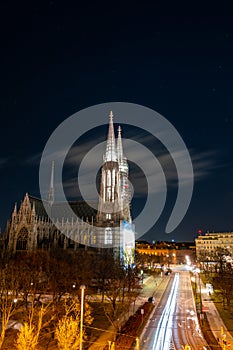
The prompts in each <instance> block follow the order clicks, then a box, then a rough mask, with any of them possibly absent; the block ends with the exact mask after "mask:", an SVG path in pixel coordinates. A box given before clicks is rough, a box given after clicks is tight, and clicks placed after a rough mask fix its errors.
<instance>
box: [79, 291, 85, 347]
mask: <svg viewBox="0 0 233 350" xmlns="http://www.w3.org/2000/svg"><path fill="white" fill-rule="evenodd" d="M85 288H86V286H85V285H84V284H82V285H81V286H80V289H81V313H80V345H79V349H80V350H82V348H83V304H84V289H85Z"/></svg>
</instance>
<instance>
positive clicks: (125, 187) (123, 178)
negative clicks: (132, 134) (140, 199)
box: [117, 126, 132, 222]
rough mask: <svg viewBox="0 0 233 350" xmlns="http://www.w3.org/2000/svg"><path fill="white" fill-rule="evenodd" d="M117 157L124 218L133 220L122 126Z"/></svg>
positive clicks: (119, 128)
mask: <svg viewBox="0 0 233 350" xmlns="http://www.w3.org/2000/svg"><path fill="white" fill-rule="evenodd" d="M117 159H118V166H119V177H120V191H119V192H120V196H121V201H120V204H121V212H122V213H123V215H122V216H123V219H124V220H126V221H128V222H131V221H132V219H131V214H130V189H129V180H128V175H129V167H128V163H127V159H126V157H124V154H123V145H122V138H121V127H120V126H119V127H118V137H117Z"/></svg>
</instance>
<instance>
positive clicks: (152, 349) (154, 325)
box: [140, 271, 209, 350]
mask: <svg viewBox="0 0 233 350" xmlns="http://www.w3.org/2000/svg"><path fill="white" fill-rule="evenodd" d="M169 279H170V280H169V282H168V284H167V288H166V289H165V291H164V293H163V295H162V296H161V299H160V301H159V302H158V304H157V305H156V308H155V310H154V312H153V314H152V316H151V318H150V320H149V321H148V323H147V325H146V328H145V331H144V332H143V334H142V337H141V339H140V343H141V345H140V349H141V350H169V349H175V350H181V349H184V347H185V345H189V346H191V349H192V350H200V349H202V350H207V349H209V348H208V345H207V343H206V342H205V339H204V338H203V337H202V334H201V332H200V329H199V325H198V322H197V315H196V311H195V305H194V300H193V293H192V288H191V282H190V276H189V272H187V271H180V272H179V273H175V272H174V273H172V274H171V276H170V277H169Z"/></svg>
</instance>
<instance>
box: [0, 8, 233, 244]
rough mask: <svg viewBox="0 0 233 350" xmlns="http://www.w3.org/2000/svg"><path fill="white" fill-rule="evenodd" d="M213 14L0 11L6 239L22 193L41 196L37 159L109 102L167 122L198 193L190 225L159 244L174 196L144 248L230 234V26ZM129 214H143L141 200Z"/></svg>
mask: <svg viewBox="0 0 233 350" xmlns="http://www.w3.org/2000/svg"><path fill="white" fill-rule="evenodd" d="M219 6H220V4H219ZM211 10H213V11H212V14H211V11H210V10H209V11H208V15H205V14H204V11H202V12H200V11H196V13H195V11H192V13H190V12H188V10H187V11H186V10H185V9H182V10H180V9H178V8H175V9H174V8H173V9H172V8H171V9H169V6H167V8H166V9H164V8H162V6H160V5H158V4H149V3H148V2H144V3H143V2H141V1H132V2H131V1H129V2H127V5H125V4H121V3H119V2H118V3H117V5H114V3H111V2H108V5H106V4H105V3H104V2H102V3H100V2H95V3H88V4H86V5H85V4H84V3H83V4H82V5H79V4H78V2H65V1H64V2H58V1H33V2H30V3H26V2H20V3H16V2H14V1H13V2H11V3H10V4H9V5H6V4H5V5H1V11H0V29H1V30H0V33H1V34H0V35H1V41H0V45H1V55H0V62H1V65H0V70H1V84H0V89H1V91H0V113H1V136H0V149H1V153H0V223H1V227H2V230H4V226H5V223H6V220H7V219H8V218H9V217H10V214H11V211H12V209H13V206H14V203H15V202H18V203H20V200H21V199H22V198H23V196H24V194H25V192H29V193H30V194H34V195H37V196H39V185H38V169H39V155H40V154H41V152H42V151H43V148H44V146H45V143H46V141H47V139H48V138H49V136H50V134H51V133H52V132H53V131H54V129H55V128H56V127H57V126H58V125H59V124H60V123H61V122H62V121H63V120H64V119H66V118H67V117H69V116H70V115H72V114H73V113H75V112H77V111H79V110H81V109H83V108H86V107H88V106H91V105H94V104H99V103H104V102H110V101H124V102H132V103H137V104H140V105H144V106H147V107H149V108H152V109H154V110H156V111H157V112H159V113H160V114H162V115H163V116H164V117H165V118H167V119H168V120H169V121H170V122H171V123H172V124H173V125H174V126H175V128H176V129H177V131H178V132H179V133H180V135H181V136H182V138H183V140H184V141H185V143H186V146H187V148H188V149H189V150H190V154H191V156H192V159H193V163H194V170H195V174H196V177H195V186H194V193H193V199H192V202H191V205H190V208H189V210H188V212H187V214H186V216H185V218H184V220H183V221H182V223H181V224H180V225H179V227H178V228H177V229H176V230H175V231H174V232H173V233H171V234H169V235H167V234H165V233H164V227H165V225H166V221H167V219H168V216H169V211H170V210H171V207H172V205H173V204H174V198H175V193H176V192H174V189H171V191H170V193H169V195H168V201H167V204H166V210H165V211H164V213H163V215H162V217H161V219H160V220H159V221H158V223H157V225H156V226H155V227H154V228H153V229H152V230H151V232H150V233H149V234H148V235H147V236H146V237H145V238H146V239H148V240H153V239H155V240H157V239H158V240H162V239H167V240H170V239H175V240H192V239H193V238H194V237H195V236H196V234H197V230H198V229H202V230H203V231H206V230H210V231H212V230H214V231H218V230H220V231H223V230H227V231H228V230H232V229H233V222H232V216H233V215H232V214H233V211H232V207H233V206H232V204H233V185H232V178H233V161H232V154H233V140H232V132H233V16H229V15H228V11H227V9H225V10H224V11H222V10H221V6H220V8H216V9H215V10H216V11H215V13H214V9H213V8H212V9H211ZM200 13H203V14H202V15H201V14H200ZM229 13H230V12H229ZM106 122H107V121H106ZM125 137H127V135H125ZM100 157H102V155H100ZM133 204H134V205H135V207H134V208H133V207H132V210H133V212H134V211H135V213H136V212H137V211H138V208H140V199H138V198H137V199H135V201H134V203H133Z"/></svg>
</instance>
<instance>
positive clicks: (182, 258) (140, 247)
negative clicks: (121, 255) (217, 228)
mask: <svg viewBox="0 0 233 350" xmlns="http://www.w3.org/2000/svg"><path fill="white" fill-rule="evenodd" d="M220 250H221V251H222V252H223V253H225V254H227V255H229V256H231V257H232V258H233V232H211V233H210V232H206V233H204V234H202V235H199V236H198V237H197V238H196V239H195V241H194V242H156V243H153V244H151V243H149V242H143V241H139V242H136V251H137V253H138V254H139V255H140V256H143V257H144V259H143V260H144V263H145V264H146V265H147V266H151V267H153V266H155V265H156V264H165V265H170V264H186V263H187V261H190V262H191V263H192V264H196V263H198V262H200V261H213V262H214V259H215V256H216V252H217V251H220Z"/></svg>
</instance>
